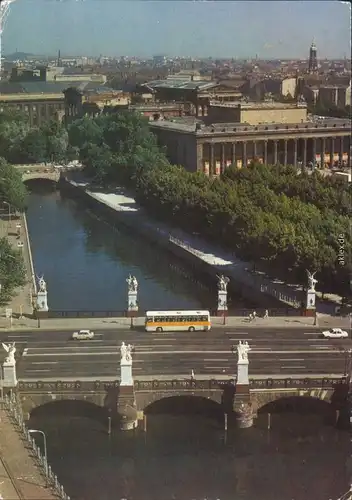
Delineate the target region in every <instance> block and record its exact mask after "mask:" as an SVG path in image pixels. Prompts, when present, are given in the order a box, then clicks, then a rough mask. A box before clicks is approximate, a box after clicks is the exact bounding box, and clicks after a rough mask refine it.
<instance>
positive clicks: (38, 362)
mask: <svg viewBox="0 0 352 500" xmlns="http://www.w3.org/2000/svg"><path fill="white" fill-rule="evenodd" d="M31 364H32V365H58V364H59V362H58V361H32V363H31Z"/></svg>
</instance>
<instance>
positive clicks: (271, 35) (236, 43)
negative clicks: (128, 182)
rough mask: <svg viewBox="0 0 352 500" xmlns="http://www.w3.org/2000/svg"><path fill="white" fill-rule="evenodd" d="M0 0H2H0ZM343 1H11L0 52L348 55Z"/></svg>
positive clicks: (266, 56)
mask: <svg viewBox="0 0 352 500" xmlns="http://www.w3.org/2000/svg"><path fill="white" fill-rule="evenodd" d="M0 1H1V0H0ZM350 19H351V14H350V5H348V4H346V2H340V1H338V0H331V1H329V0H325V1H307V0H304V1H297V0H292V1H289V2H285V1H268V2H267V1H249V0H247V1H244V2H242V1H220V0H215V1H201V0H198V1H192V0H178V1H173V0H159V1H152V0H128V1H120V0H84V1H83V0H16V1H15V2H14V3H13V4H12V5H11V10H10V15H9V17H8V20H7V23H6V26H5V29H4V34H3V42H2V43H3V52H4V54H9V53H12V52H15V51H16V49H17V50H18V51H20V52H29V53H34V54H45V55H54V54H57V51H58V50H59V49H60V50H61V55H62V56H65V55H91V56H99V55H101V54H102V55H108V56H120V55H125V56H138V57H150V56H152V55H158V54H164V55H167V56H171V57H173V56H191V57H213V58H216V57H224V58H232V57H234V58H252V57H255V56H256V55H257V56H258V57H259V58H262V59H270V58H273V59H274V58H306V57H307V55H308V51H309V46H310V44H311V43H312V40H313V38H314V40H315V43H316V45H317V48H318V57H320V58H338V57H340V58H342V57H344V56H347V57H349V54H350V53H351V48H350V47H351V27H350Z"/></svg>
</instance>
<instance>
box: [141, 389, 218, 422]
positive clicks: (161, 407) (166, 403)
mask: <svg viewBox="0 0 352 500" xmlns="http://www.w3.org/2000/svg"><path fill="white" fill-rule="evenodd" d="M144 413H145V414H146V415H153V414H154V415H156V414H160V415H161V414H163V415H198V416H201V415H203V416H209V417H214V418H218V417H223V414H224V410H223V407H222V402H221V398H220V401H217V400H214V399H213V398H211V397H206V396H204V395H201V394H177V395H175V394H173V395H164V396H161V397H159V398H155V399H154V400H153V401H150V402H149V403H148V404H147V405H146V406H145V407H144Z"/></svg>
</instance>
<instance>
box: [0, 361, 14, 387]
mask: <svg viewBox="0 0 352 500" xmlns="http://www.w3.org/2000/svg"><path fill="white" fill-rule="evenodd" d="M1 369H2V384H3V386H4V388H9V389H11V388H14V387H16V386H17V384H18V380H17V375H16V361H15V362H14V363H12V362H7V361H4V363H3V365H2V367H1Z"/></svg>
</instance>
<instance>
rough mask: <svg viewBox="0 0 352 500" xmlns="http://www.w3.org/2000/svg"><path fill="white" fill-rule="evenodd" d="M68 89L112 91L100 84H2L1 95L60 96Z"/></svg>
mask: <svg viewBox="0 0 352 500" xmlns="http://www.w3.org/2000/svg"><path fill="white" fill-rule="evenodd" d="M68 87H76V88H78V89H79V90H86V89H87V90H95V89H97V88H98V89H99V88H100V89H102V90H101V92H107V91H109V90H110V89H108V88H107V87H103V86H102V85H101V83H98V82H90V81H86V82H84V81H83V82H77V81H67V82H39V81H38V82H17V83H11V82H0V94H35V95H39V94H60V93H62V92H63V91H64V90H66V89H67V88H68Z"/></svg>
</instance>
